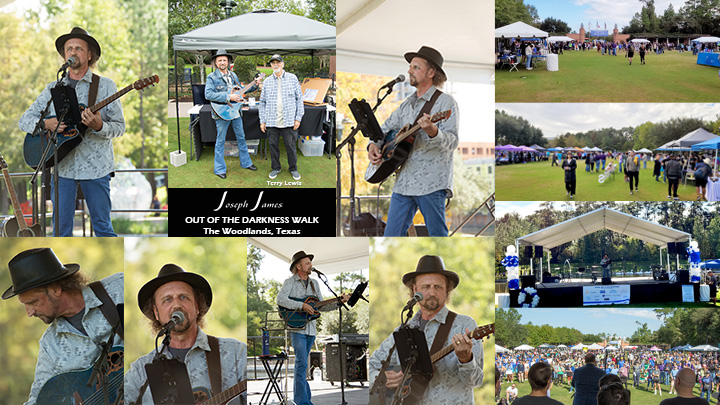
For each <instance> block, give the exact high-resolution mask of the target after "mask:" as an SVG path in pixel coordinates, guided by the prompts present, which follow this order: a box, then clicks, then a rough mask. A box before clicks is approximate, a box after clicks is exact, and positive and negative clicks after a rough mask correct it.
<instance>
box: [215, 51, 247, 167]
mask: <svg viewBox="0 0 720 405" xmlns="http://www.w3.org/2000/svg"><path fill="white" fill-rule="evenodd" d="M213 63H214V64H215V66H216V67H217V70H215V71H214V72H212V73H210V74H209V75H208V77H207V80H206V84H205V98H206V99H208V100H209V101H213V102H216V103H221V104H222V103H229V102H234V103H238V102H240V101H242V95H239V94H234V93H233V89H234V88H235V87H240V80H239V79H238V77H237V75H236V74H235V72H233V71H231V70H229V69H228V67H229V66H230V54H228V53H227V52H226V51H225V50H224V49H218V51H217V52H216V53H215V56H213ZM250 90H251V91H252V90H253V89H252V88H251V89H250ZM240 111H241V112H240V116H238V117H237V118H234V119H232V120H226V119H223V118H222V117H220V116H219V115H218V114H216V113H215V110H213V113H212V116H213V118H214V119H215V128H216V129H217V138H215V163H214V168H213V171H214V172H215V175H216V176H218V177H220V178H221V179H225V178H226V177H227V166H226V165H225V137H226V136H227V130H228V127H229V126H230V125H231V124H232V126H233V131H235V139H237V145H238V155H239V158H240V167H242V168H243V169H248V170H252V171H255V170H257V167H255V165H254V164H253V163H252V160H251V159H250V153H248V148H247V143H246V142H245V130H244V129H243V123H242V110H240Z"/></svg>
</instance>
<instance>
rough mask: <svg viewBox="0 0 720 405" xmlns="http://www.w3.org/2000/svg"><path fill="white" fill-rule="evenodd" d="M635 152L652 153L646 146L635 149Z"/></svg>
mask: <svg viewBox="0 0 720 405" xmlns="http://www.w3.org/2000/svg"><path fill="white" fill-rule="evenodd" d="M635 152H637V153H652V151H651V150H650V149H648V148H642V149H640V150H636V151H635Z"/></svg>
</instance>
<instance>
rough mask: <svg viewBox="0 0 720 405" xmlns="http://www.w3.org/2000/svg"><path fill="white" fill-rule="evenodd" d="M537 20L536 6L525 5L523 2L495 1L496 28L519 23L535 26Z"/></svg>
mask: <svg viewBox="0 0 720 405" xmlns="http://www.w3.org/2000/svg"><path fill="white" fill-rule="evenodd" d="M537 19H538V14H537V9H536V8H535V6H532V5H529V4H525V3H524V1H523V0H496V1H495V28H499V27H502V26H504V25H508V24H512V23H514V22H518V21H522V22H524V23H527V24H533V23H534V22H535V21H536V20H537Z"/></svg>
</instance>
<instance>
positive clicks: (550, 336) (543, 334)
mask: <svg viewBox="0 0 720 405" xmlns="http://www.w3.org/2000/svg"><path fill="white" fill-rule="evenodd" d="M654 311H655V314H656V316H657V318H658V319H660V320H662V322H663V323H662V325H661V326H660V327H659V328H658V329H657V330H656V331H652V330H650V328H649V327H648V324H647V323H640V322H638V321H636V322H635V323H636V324H637V326H638V327H637V329H636V330H635V332H633V334H632V335H631V336H630V337H627V338H626V339H627V342H628V343H630V344H633V345H668V346H669V347H676V346H681V345H685V344H690V345H692V346H697V345H701V344H710V345H713V346H717V345H718V342H720V312H718V311H715V310H713V309H712V308H702V309H687V308H678V309H673V308H668V309H656V310H654ZM532 312H533V311H524V312H523V313H524V314H529V315H528V316H527V318H530V319H529V321H528V322H527V323H524V324H523V323H521V321H522V318H523V315H522V314H521V313H520V312H519V311H518V310H517V309H515V308H508V309H498V310H497V311H496V312H495V330H496V333H495V341H496V342H497V344H499V345H501V346H504V347H507V348H508V349H512V348H513V347H517V346H519V345H521V344H529V345H530V346H533V347H537V346H539V345H541V344H544V343H547V344H551V345H560V344H564V345H566V346H572V345H576V344H578V343H585V344H590V343H599V342H603V341H606V340H607V341H609V340H613V339H615V338H616V336H615V335H614V334H613V333H612V331H603V332H600V333H582V332H580V331H579V330H577V329H575V328H570V327H565V326H561V327H555V326H550V325H547V324H545V325H534V324H533V322H532V315H531V314H532Z"/></svg>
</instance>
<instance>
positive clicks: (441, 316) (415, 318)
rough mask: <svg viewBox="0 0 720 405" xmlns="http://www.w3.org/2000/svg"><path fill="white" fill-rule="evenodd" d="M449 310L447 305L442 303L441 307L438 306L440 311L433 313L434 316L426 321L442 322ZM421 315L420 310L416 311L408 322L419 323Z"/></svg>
mask: <svg viewBox="0 0 720 405" xmlns="http://www.w3.org/2000/svg"><path fill="white" fill-rule="evenodd" d="M449 312H450V310H449V309H448V307H447V305H443V307H442V308H440V311H438V313H437V314H435V316H433V317H432V318H430V319H428V323H430V322H431V321H437V322H439V323H442V324H444V323H445V320H446V319H447V316H448V313H449ZM421 316H422V311H418V313H417V314H415V316H413V318H412V321H411V322H410V323H411V324H412V325H414V326H417V325H420V317H421Z"/></svg>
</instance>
